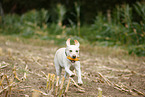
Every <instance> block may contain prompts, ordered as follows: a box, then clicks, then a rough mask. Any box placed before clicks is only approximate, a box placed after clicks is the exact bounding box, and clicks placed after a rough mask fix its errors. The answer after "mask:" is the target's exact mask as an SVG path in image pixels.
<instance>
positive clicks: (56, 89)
mask: <svg viewBox="0 0 145 97" xmlns="http://www.w3.org/2000/svg"><path fill="white" fill-rule="evenodd" d="M58 81H59V76H57V79H56V88H55V95H56V96H57V91H58V84H59V82H58Z"/></svg>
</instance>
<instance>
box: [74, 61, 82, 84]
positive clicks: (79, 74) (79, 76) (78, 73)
mask: <svg viewBox="0 0 145 97" xmlns="http://www.w3.org/2000/svg"><path fill="white" fill-rule="evenodd" d="M75 69H76V71H77V75H78V84H79V85H82V84H83V81H82V77H81V69H80V64H78V65H77V66H76V67H75Z"/></svg>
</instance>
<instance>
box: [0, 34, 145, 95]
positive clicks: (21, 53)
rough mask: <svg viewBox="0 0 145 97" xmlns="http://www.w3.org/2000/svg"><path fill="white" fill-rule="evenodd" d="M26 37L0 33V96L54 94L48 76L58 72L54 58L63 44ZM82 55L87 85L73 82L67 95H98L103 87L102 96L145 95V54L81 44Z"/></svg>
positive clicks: (82, 65)
mask: <svg viewBox="0 0 145 97" xmlns="http://www.w3.org/2000/svg"><path fill="white" fill-rule="evenodd" d="M24 40H25V39H19V38H17V39H14V38H10V37H6V36H0V69H1V70H0V95H1V97H4V96H6V95H9V96H8V97H10V95H11V97H32V96H33V97H34V95H35V96H36V95H37V96H38V95H39V96H40V97H45V96H48V95H51V96H54V92H51V93H50V91H49V90H48V89H47V88H48V87H47V81H48V80H47V75H48V73H50V74H55V67H54V64H53V59H54V54H55V51H56V50H57V49H58V48H59V47H60V46H56V45H54V44H53V42H51V43H50V42H49V41H41V40H32V39H28V40H26V41H24ZM64 46H65V44H64ZM80 58H81V69H82V78H83V82H84V85H83V86H81V88H82V89H81V88H78V87H76V86H74V83H73V81H71V82H70V86H69V89H68V92H67V96H68V97H75V96H79V97H97V96H98V94H99V92H100V91H98V90H102V95H103V97H105V96H106V97H134V96H137V97H144V96H145V57H137V56H135V55H132V56H131V55H130V56H129V55H128V54H127V53H126V52H125V51H123V50H121V49H115V48H105V47H91V46H89V45H87V46H86V45H85V46H83V45H81V54H80ZM63 74H64V71H63ZM55 77H56V76H55ZM74 80H75V81H77V77H74ZM67 82H68V79H66V82H65V87H66V86H67ZM54 85H56V78H55V80H54ZM54 88H56V87H54ZM35 90H36V91H35ZM37 90H39V92H38V91H37ZM34 91H35V92H34ZM40 91H41V93H40ZM100 93H101V92H100ZM45 94H47V95H45ZM100 95H101V94H100ZM100 97H101V96H100Z"/></svg>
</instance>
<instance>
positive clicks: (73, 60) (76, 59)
mask: <svg viewBox="0 0 145 97" xmlns="http://www.w3.org/2000/svg"><path fill="white" fill-rule="evenodd" d="M78 58H79V57H77V58H75V59H74V58H72V57H70V56H67V59H69V60H70V61H71V62H72V63H75V61H79V59H78Z"/></svg>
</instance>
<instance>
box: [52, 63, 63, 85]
mask: <svg viewBox="0 0 145 97" xmlns="http://www.w3.org/2000/svg"><path fill="white" fill-rule="evenodd" d="M54 64H55V69H56V74H57V76H59V83H60V82H61V71H62V67H61V66H60V65H59V63H58V62H57V60H55V61H54Z"/></svg>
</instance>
